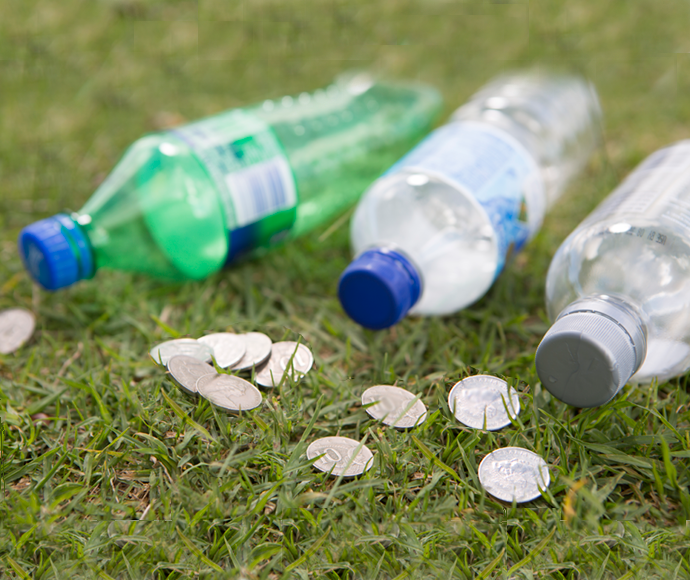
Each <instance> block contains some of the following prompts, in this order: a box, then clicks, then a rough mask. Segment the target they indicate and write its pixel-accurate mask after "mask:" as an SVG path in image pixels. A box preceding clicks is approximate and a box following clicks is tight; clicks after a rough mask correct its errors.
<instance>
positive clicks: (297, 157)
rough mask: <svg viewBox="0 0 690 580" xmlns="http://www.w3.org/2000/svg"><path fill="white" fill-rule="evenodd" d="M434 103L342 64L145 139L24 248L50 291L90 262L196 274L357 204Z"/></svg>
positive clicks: (32, 232) (419, 89) (427, 94)
mask: <svg viewBox="0 0 690 580" xmlns="http://www.w3.org/2000/svg"><path fill="white" fill-rule="evenodd" d="M440 105H441V99H440V96H439V94H438V92H437V91H435V90H434V89H432V88H430V87H428V86H425V85H422V84H416V83H395V82H375V81H374V80H372V78H371V77H370V76H369V75H367V74H349V75H346V76H343V77H340V78H339V79H337V80H336V82H335V83H334V84H332V85H331V86H329V87H327V88H326V89H319V90H317V91H316V92H314V93H311V94H308V93H302V94H300V95H298V96H295V97H292V96H286V97H283V98H282V99H277V100H269V101H265V102H264V103H261V104H259V105H256V106H251V107H246V108H241V109H234V110H230V111H226V112H224V113H220V114H218V115H214V116H212V117H209V118H206V119H203V120H201V121H197V122H195V123H191V124H188V125H185V126H182V127H179V128H176V129H173V130H169V131H164V132H160V133H155V134H151V135H147V136H145V137H142V138H141V139H139V140H138V141H136V142H135V143H134V144H133V145H132V146H131V147H130V148H129V149H128V150H127V151H126V153H125V154H124V156H123V158H122V159H121V160H120V162H119V163H118V164H117V166H116V167H115V169H114V170H113V172H112V173H111V174H110V175H109V176H108V177H107V179H106V180H105V181H104V182H103V183H102V184H101V186H100V187H99V188H98V190H97V191H96V192H95V193H94V195H93V196H92V197H91V199H89V200H88V201H87V203H86V205H84V207H83V208H82V209H81V210H79V211H78V212H76V213H72V214H59V215H56V216H53V217H50V218H47V219H44V220H41V221H39V222H36V223H34V224H31V225H30V226H28V227H26V228H24V230H22V232H21V234H20V237H19V250H20V254H21V255H22V258H23V260H24V264H25V266H26V268H27V269H28V271H29V272H30V273H31V275H32V276H33V278H34V279H35V280H36V281H37V282H38V283H40V284H41V285H42V286H44V287H45V288H47V289H49V290H55V289H58V288H62V287H65V286H69V285H70V284H73V283H75V282H77V281H78V280H81V279H84V278H90V277H92V276H93V274H94V272H95V271H96V269H98V268H115V269H120V270H130V271H137V272H145V273H148V274H152V275H157V276H162V277H165V278H172V279H201V278H204V277H206V276H208V275H209V274H211V273H213V272H215V271H217V270H219V269H220V268H222V267H223V266H224V265H226V264H229V263H231V262H232V261H233V260H235V259H236V258H237V257H238V256H240V255H243V254H247V253H248V252H256V251H258V250H259V249H261V248H266V247H270V246H271V245H273V244H275V243H277V242H279V241H281V240H283V239H285V238H286V237H294V236H297V235H300V234H302V233H304V232H306V231H308V230H310V229H311V228H313V227H315V226H316V225H318V224H320V223H323V222H324V221H326V220H329V219H331V218H333V217H334V216H335V215H337V214H338V213H339V212H341V211H343V210H344V209H346V208H347V207H349V206H351V205H352V204H353V203H355V202H356V201H357V199H358V198H359V196H360V195H361V193H362V192H363V191H364V190H365V188H366V187H367V185H369V184H370V183H371V181H372V180H373V179H375V178H376V177H377V176H378V175H380V173H381V171H382V170H384V169H385V168H386V167H388V166H390V164H391V163H393V162H394V161H395V159H397V158H399V156H400V154H401V153H402V152H404V151H405V150H407V148H409V147H410V146H411V145H412V144H414V142H415V141H416V140H417V139H419V138H420V137H421V136H422V135H423V134H424V133H425V132H426V131H428V129H429V128H430V125H431V123H432V121H433V119H434V117H435V116H436V114H437V113H438V111H439V110H440Z"/></svg>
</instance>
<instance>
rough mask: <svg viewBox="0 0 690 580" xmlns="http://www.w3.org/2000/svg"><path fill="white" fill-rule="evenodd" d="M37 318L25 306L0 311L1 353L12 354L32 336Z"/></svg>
mask: <svg viewBox="0 0 690 580" xmlns="http://www.w3.org/2000/svg"><path fill="white" fill-rule="evenodd" d="M35 327H36V318H35V317H34V315H33V314H32V313H31V312H29V311H28V310H24V309H23V308H9V309H7V310H3V311H2V312H0V354H10V353H12V352H14V351H15V350H17V349H18V348H19V347H20V346H22V345H23V344H24V343H25V342H26V341H27V340H29V339H30V338H31V335H32V334H33V333H34V328H35Z"/></svg>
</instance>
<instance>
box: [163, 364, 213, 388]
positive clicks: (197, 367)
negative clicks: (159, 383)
mask: <svg viewBox="0 0 690 580" xmlns="http://www.w3.org/2000/svg"><path fill="white" fill-rule="evenodd" d="M167 366H168V370H169V371H170V376H171V377H172V378H173V379H174V380H175V382H176V383H177V385H178V386H179V387H180V388H181V389H182V390H183V391H185V392H186V393H189V394H190V395H196V382H197V381H198V380H199V379H200V378H201V377H203V376H206V375H217V374H218V373H217V372H216V369H214V368H213V367H212V366H211V365H210V364H207V363H205V362H202V361H200V360H199V359H198V358H194V357H193V356H189V355H186V354H178V355H175V356H173V357H170V360H169V361H168V365H167Z"/></svg>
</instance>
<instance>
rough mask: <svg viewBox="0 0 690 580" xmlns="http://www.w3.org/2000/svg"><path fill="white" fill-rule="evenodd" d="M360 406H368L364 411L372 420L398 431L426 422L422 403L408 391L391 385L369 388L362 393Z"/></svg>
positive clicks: (424, 408)
mask: <svg viewBox="0 0 690 580" xmlns="http://www.w3.org/2000/svg"><path fill="white" fill-rule="evenodd" d="M372 403H375V404H372ZM362 405H370V406H369V407H367V409H366V411H367V413H369V415H371V416H372V417H373V418H374V419H378V420H379V421H381V422H382V423H384V424H385V425H391V426H392V427H396V428H398V429H409V428H411V427H415V426H417V425H420V424H422V423H423V422H424V421H425V420H426V407H425V406H424V403H422V402H421V401H420V400H419V399H418V398H417V397H416V396H415V395H413V394H412V393H410V391H407V390H405V389H401V388H400V387H394V386H392V385H376V386H374V387H369V388H368V389H367V390H366V391H364V392H363V393H362Z"/></svg>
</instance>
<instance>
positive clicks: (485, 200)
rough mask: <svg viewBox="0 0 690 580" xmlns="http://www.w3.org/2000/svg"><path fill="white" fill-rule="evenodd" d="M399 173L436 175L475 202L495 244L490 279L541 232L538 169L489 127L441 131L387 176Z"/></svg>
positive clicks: (463, 124) (465, 125)
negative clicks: (510, 257) (481, 210)
mask: <svg viewBox="0 0 690 580" xmlns="http://www.w3.org/2000/svg"><path fill="white" fill-rule="evenodd" d="M403 168H405V169H407V170H415V171H420V172H424V173H429V174H433V175H436V176H438V177H440V178H442V179H444V180H446V181H449V182H451V183H452V184H453V185H455V186H456V187H458V188H459V189H461V190H462V191H463V192H464V193H465V194H466V195H468V196H469V197H471V198H474V199H475V200H476V201H477V202H478V204H479V206H480V207H481V208H482V209H483V210H484V212H486V216H487V218H488V220H489V221H490V223H491V225H492V226H493V229H494V232H495V235H496V240H497V243H498V267H497V268H496V275H498V274H499V273H500V272H501V270H502V269H503V266H504V264H505V260H506V259H507V257H508V256H509V255H510V254H511V253H512V252H517V251H519V250H520V249H521V248H522V246H523V245H524V244H525V242H526V241H527V240H529V239H530V238H531V237H532V236H534V234H536V233H537V231H538V230H539V227H540V226H541V222H542V220H543V218H544V212H545V211H546V197H545V193H544V185H543V182H542V179H541V173H540V171H539V167H538V166H537V164H536V162H535V161H534V159H533V158H532V156H531V155H530V154H529V153H528V152H527V150H526V149H525V148H524V146H523V145H522V144H520V143H519V142H518V141H517V140H516V139H514V138H513V137H512V136H510V135H508V134H507V133H505V132H504V131H502V130H500V129H497V128H495V127H492V126H491V125H485V124H483V123H475V122H472V121H458V122H453V123H449V124H447V125H444V126H442V127H440V128H439V129H437V130H436V131H434V132H433V133H432V134H431V135H429V137H427V138H426V139H425V140H424V141H422V142H421V143H420V144H419V145H418V146H417V147H416V148H415V149H414V150H413V151H411V152H410V153H409V154H408V155H407V156H405V157H403V158H402V159H401V160H400V161H399V162H398V163H397V164H395V165H394V166H393V167H392V168H391V169H390V170H389V171H388V173H393V172H395V171H398V170H400V169H403Z"/></svg>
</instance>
